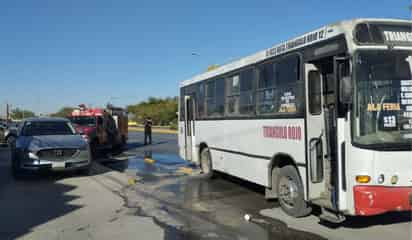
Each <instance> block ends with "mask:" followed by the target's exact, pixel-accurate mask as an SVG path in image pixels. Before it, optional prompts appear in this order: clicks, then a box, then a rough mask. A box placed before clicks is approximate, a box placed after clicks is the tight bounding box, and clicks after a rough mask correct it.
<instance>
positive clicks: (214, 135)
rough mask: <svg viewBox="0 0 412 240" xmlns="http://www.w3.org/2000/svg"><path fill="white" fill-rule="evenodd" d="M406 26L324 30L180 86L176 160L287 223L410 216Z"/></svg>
mask: <svg viewBox="0 0 412 240" xmlns="http://www.w3.org/2000/svg"><path fill="white" fill-rule="evenodd" d="M411 66H412V22H411V21H407V20H396V19H355V20H350V21H342V22H338V23H335V24H331V25H327V26H324V27H322V28H319V29H317V30H315V31H312V32H308V33H306V34H303V35H301V36H299V37H296V38H294V39H291V40H289V41H286V42H282V43H280V44H278V45H275V46H274V47H272V48H269V49H266V50H263V51H260V52H257V53H256V54H253V55H250V56H248V57H245V58H242V59H239V60H237V61H234V62H231V63H229V64H226V65H223V66H220V67H219V68H217V69H214V70H212V71H208V72H205V73H202V74H200V75H197V76H195V77H193V78H192V79H189V80H186V81H183V82H181V84H180V114H179V116H180V117H179V148H180V155H181V157H182V158H184V159H186V160H188V161H192V162H194V163H196V164H199V165H200V167H201V169H202V171H203V173H204V174H206V175H208V176H210V175H211V174H213V172H214V171H219V172H224V173H227V174H230V175H233V176H236V177H239V178H242V179H245V180H248V181H251V182H254V183H257V184H260V185H263V186H265V187H266V193H265V195H266V197H267V198H278V200H279V202H280V205H281V207H282V209H283V210H284V211H285V212H286V213H287V214H289V215H292V216H295V217H301V216H305V215H308V214H309V213H310V212H311V206H314V205H317V206H320V207H321V209H322V214H321V218H323V219H325V220H329V221H333V222H341V221H343V220H344V218H345V215H362V216H369V215H376V214H381V213H385V212H390V211H411V205H412V77H411V69H412V67H411Z"/></svg>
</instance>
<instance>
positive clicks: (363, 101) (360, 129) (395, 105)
mask: <svg viewBox="0 0 412 240" xmlns="http://www.w3.org/2000/svg"><path fill="white" fill-rule="evenodd" d="M411 65H412V52H411V51H384V50H381V51H360V52H359V53H358V54H357V56H356V66H355V67H356V76H355V78H356V84H355V101H354V102H355V104H354V119H353V120H354V121H353V138H354V142H356V143H359V144H363V145H373V144H379V145H381V144H383V146H390V145H391V144H392V145H405V144H407V145H409V144H412V78H411Z"/></svg>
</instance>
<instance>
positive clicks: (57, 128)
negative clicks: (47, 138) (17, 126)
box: [22, 121, 75, 136]
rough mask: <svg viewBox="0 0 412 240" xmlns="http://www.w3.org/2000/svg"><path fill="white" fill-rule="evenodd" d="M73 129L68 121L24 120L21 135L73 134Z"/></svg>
mask: <svg viewBox="0 0 412 240" xmlns="http://www.w3.org/2000/svg"><path fill="white" fill-rule="evenodd" d="M74 134H75V131H74V129H73V128H72V127H71V125H70V123H68V122H51V121H50V122H26V124H25V125H24V127H23V130H22V135H23V136H41V135H74Z"/></svg>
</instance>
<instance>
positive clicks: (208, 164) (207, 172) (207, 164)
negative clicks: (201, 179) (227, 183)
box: [200, 148, 213, 178]
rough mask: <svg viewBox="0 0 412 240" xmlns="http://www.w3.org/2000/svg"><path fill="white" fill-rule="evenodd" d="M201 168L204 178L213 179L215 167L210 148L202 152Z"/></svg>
mask: <svg viewBox="0 0 412 240" xmlns="http://www.w3.org/2000/svg"><path fill="white" fill-rule="evenodd" d="M200 168H201V169H202V174H203V176H205V177H207V178H212V176H213V167H212V158H211V156H210V150H209V148H204V149H202V151H201V152H200Z"/></svg>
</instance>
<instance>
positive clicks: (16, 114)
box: [10, 108, 36, 120]
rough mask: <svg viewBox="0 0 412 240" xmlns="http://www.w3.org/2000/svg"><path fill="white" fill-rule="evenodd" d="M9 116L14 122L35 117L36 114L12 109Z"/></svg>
mask: <svg viewBox="0 0 412 240" xmlns="http://www.w3.org/2000/svg"><path fill="white" fill-rule="evenodd" d="M10 116H11V118H12V119H14V120H21V119H24V118H30V117H35V116H36V114H35V113H34V112H32V111H29V110H24V109H20V108H14V109H12V110H11V114H10Z"/></svg>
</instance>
